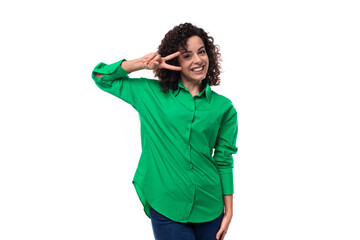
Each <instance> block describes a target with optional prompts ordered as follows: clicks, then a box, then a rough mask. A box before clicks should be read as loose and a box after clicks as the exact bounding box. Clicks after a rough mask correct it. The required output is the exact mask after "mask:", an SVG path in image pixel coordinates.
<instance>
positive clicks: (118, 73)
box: [93, 59, 129, 78]
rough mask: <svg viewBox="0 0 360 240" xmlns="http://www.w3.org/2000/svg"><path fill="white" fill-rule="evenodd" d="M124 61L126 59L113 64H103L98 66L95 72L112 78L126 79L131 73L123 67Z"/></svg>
mask: <svg viewBox="0 0 360 240" xmlns="http://www.w3.org/2000/svg"><path fill="white" fill-rule="evenodd" d="M123 61H126V59H122V60H120V61H118V62H115V63H112V64H106V63H103V62H101V63H99V64H98V65H96V67H95V68H94V70H93V72H96V73H100V74H106V75H111V76H112V78H119V77H124V76H126V75H128V74H129V73H128V72H127V71H125V70H124V69H123V68H122V67H121V63H122V62H123Z"/></svg>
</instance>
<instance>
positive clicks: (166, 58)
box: [163, 51, 180, 61]
mask: <svg viewBox="0 0 360 240" xmlns="http://www.w3.org/2000/svg"><path fill="white" fill-rule="evenodd" d="M179 55H180V51H177V52H176V53H173V54H170V55H168V56H166V57H163V60H164V61H168V60H170V59H173V58H175V57H177V56H179Z"/></svg>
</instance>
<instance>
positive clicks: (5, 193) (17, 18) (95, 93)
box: [0, 0, 360, 240]
mask: <svg viewBox="0 0 360 240" xmlns="http://www.w3.org/2000/svg"><path fill="white" fill-rule="evenodd" d="M130 2H131V3H130ZM236 3H237V5H235V1H233V2H230V1H209V0H207V1H194V0H192V1H174V2H171V1H106V0H102V1H74V0H72V1H37V0H34V1H12V2H11V3H9V2H7V3H1V6H0V7H1V10H2V11H1V12H2V13H1V15H0V20H1V23H0V24H1V35H2V37H1V40H0V41H1V44H0V48H1V49H0V50H1V53H0V56H1V78H0V79H1V85H0V100H1V101H0V106H1V118H0V123H1V124H0V141H1V147H0V148H1V149H0V158H1V162H0V194H1V196H0V239H2V240H12V239H16V240H25V239H36V240H49V239H51V240H55V239H56V240H57V239H61V240H63V239H67V240H72V239H74V240H75V239H76V240H79V239H86V240H91V239H99V240H100V239H101V240H102V239H107V240H111V239H153V233H152V228H151V221H150V219H149V218H148V217H146V216H145V214H144V212H143V209H142V205H141V203H140V201H139V200H138V198H137V195H136V192H135V189H134V188H133V185H132V183H131V181H132V178H133V175H134V173H135V170H136V167H137V163H138V159H139V157H140V150H141V149H140V148H141V146H140V125H139V119H138V114H137V112H136V111H135V110H134V109H133V108H132V107H131V106H130V105H129V104H127V103H125V102H123V101H121V100H120V99H118V98H115V97H114V96H112V95H110V94H108V93H105V92H103V91H101V90H100V89H99V88H97V86H96V85H95V83H94V81H93V80H92V78H91V72H92V69H93V68H94V67H95V65H96V64H98V63H99V62H105V63H108V64H110V63H113V62H116V61H119V60H120V59H122V58H126V59H128V60H130V59H134V58H138V57H142V56H143V55H145V54H147V53H149V52H153V51H156V50H157V47H158V45H159V44H160V41H161V39H162V38H163V37H164V35H165V33H166V32H167V31H169V30H170V29H172V28H173V27H174V26H175V25H178V24H180V23H183V22H192V23H193V24H195V25H197V26H199V27H202V28H204V29H205V30H206V31H207V32H209V34H210V35H211V36H213V37H214V38H215V43H216V44H218V45H220V49H221V53H222V55H223V63H222V67H223V69H224V73H223V74H222V83H221V85H220V86H217V87H212V89H213V90H214V91H216V92H218V93H219V94H223V95H225V96H227V97H228V98H229V99H231V100H232V102H233V104H234V106H235V107H236V109H237V111H238V118H239V135H238V142H237V145H238V147H239V151H238V153H237V154H236V155H234V161H235V168H234V177H235V194H234V216H233V220H232V222H231V225H230V229H229V232H228V234H227V236H226V239H227V240H238V239H243V240H264V239H277V240H289V239H291V240H297V239H299V240H304V239H306V240H319V239H326V240H329V239H341V240H343V239H346V240H352V239H354V240H355V239H356V240H359V239H360V230H359V226H360V207H359V202H360V193H359V190H360V186H359V185H360V184H359V183H360V175H359V170H360V168H359V161H360V153H359V149H360V127H359V122H360V113H359V110H360V96H359V95H360V94H359V92H360V88H359V81H360V73H359V66H360V58H359V56H360V47H359V43H360V34H359V29H360V26H359V25H360V24H359V23H360V17H359V16H360V15H359V11H360V9H359V7H358V6H357V5H356V1H346V0H342V1H320V0H311V1H310V0H302V1H285V0H283V1H279V0H277V1H264V0H263V1H259V0H251V1H237V2H236ZM133 74H134V75H132V76H133V77H136V76H145V77H151V76H152V75H151V72H146V71H139V72H135V73H133Z"/></svg>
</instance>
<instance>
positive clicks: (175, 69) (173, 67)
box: [163, 63, 182, 71]
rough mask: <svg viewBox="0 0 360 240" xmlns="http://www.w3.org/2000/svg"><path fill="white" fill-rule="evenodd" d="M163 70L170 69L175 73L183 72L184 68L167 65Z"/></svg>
mask: <svg viewBox="0 0 360 240" xmlns="http://www.w3.org/2000/svg"><path fill="white" fill-rule="evenodd" d="M163 68H166V69H169V70H174V71H181V70H182V67H179V66H173V65H169V64H167V63H165V64H164V67H163Z"/></svg>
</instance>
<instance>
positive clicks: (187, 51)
mask: <svg viewBox="0 0 360 240" xmlns="http://www.w3.org/2000/svg"><path fill="white" fill-rule="evenodd" d="M202 48H205V46H201V47H200V48H199V49H198V51H199V50H200V49H202ZM184 53H191V51H189V50H187V49H186V50H185V51H183V52H181V54H184Z"/></svg>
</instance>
